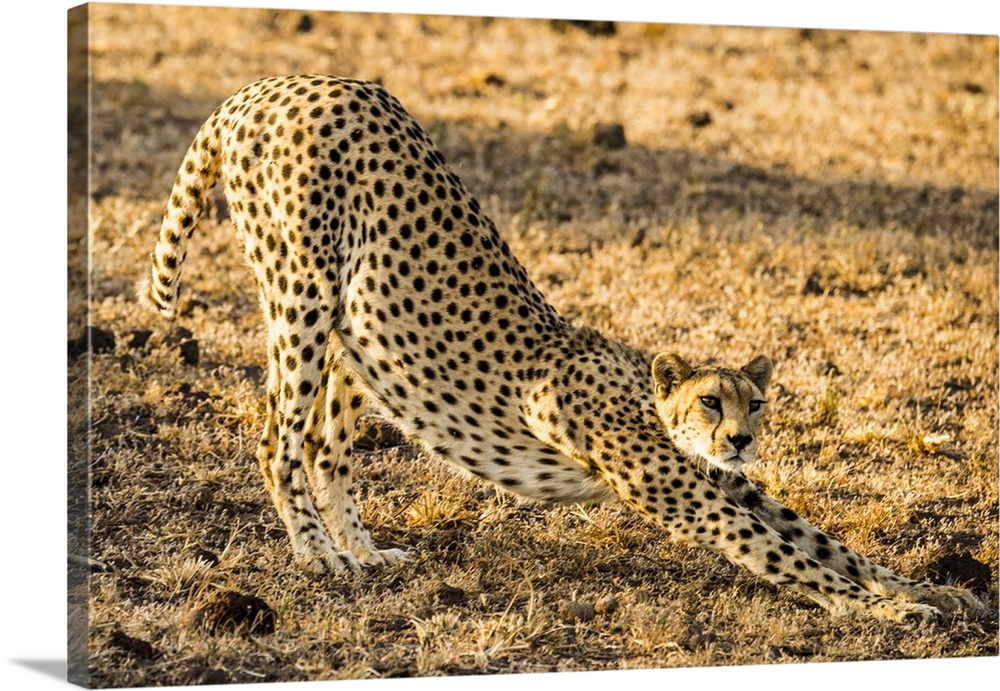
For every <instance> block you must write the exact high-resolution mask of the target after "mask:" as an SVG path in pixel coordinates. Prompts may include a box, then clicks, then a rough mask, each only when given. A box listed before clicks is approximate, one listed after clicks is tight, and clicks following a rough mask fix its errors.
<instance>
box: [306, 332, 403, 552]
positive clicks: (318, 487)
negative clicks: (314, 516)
mask: <svg viewBox="0 0 1000 691" xmlns="http://www.w3.org/2000/svg"><path fill="white" fill-rule="evenodd" d="M327 355H328V357H327V368H326V371H325V372H324V375H323V379H322V385H321V391H320V393H319V395H318V396H317V399H316V403H315V406H314V408H313V414H312V417H311V420H310V428H311V429H310V433H308V434H307V435H306V439H307V446H306V448H307V452H306V470H307V472H308V473H309V480H310V483H311V484H312V486H313V490H314V493H315V496H316V508H317V510H318V511H319V513H320V516H322V518H323V523H324V524H325V525H326V528H327V530H328V531H329V533H330V536H331V537H332V538H333V541H334V543H335V544H336V545H337V547H338V548H339V549H341V550H344V551H345V552H346V553H348V554H351V555H353V556H354V557H355V558H356V559H357V560H358V561H359V562H360V563H361V564H363V565H365V566H382V565H387V564H396V563H398V562H401V561H405V560H406V559H407V558H408V555H407V553H406V552H405V551H403V550H400V549H376V547H375V545H374V543H373V542H372V537H371V533H370V532H369V531H368V529H367V528H366V527H365V526H364V524H363V523H362V521H361V515H360V512H359V511H358V505H357V502H356V501H355V498H354V490H353V488H352V468H351V460H352V456H353V453H354V449H353V439H354V425H355V422H356V421H357V418H358V416H359V415H360V413H361V411H362V408H363V407H364V395H363V394H362V393H361V392H360V391H359V390H358V389H357V388H356V387H354V385H353V380H352V377H351V375H350V374H349V373H347V372H346V371H345V370H344V367H343V363H342V359H341V357H340V355H339V353H337V352H336V351H335V349H334V348H333V347H331V348H330V349H329V350H328V352H327ZM317 433H318V434H317Z"/></svg>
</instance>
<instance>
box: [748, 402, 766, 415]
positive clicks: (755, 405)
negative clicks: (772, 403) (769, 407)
mask: <svg viewBox="0 0 1000 691" xmlns="http://www.w3.org/2000/svg"><path fill="white" fill-rule="evenodd" d="M764 403H765V401H757V400H753V401H750V412H751V413H756V412H757V411H758V410H760V407H761V406H762V405H764Z"/></svg>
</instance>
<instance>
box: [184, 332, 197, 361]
mask: <svg viewBox="0 0 1000 691" xmlns="http://www.w3.org/2000/svg"><path fill="white" fill-rule="evenodd" d="M180 351H181V360H183V361H184V364H185V365H197V364H198V359H199V352H198V341H196V340H194V339H193V338H192V339H189V340H187V341H184V342H183V343H181V345H180Z"/></svg>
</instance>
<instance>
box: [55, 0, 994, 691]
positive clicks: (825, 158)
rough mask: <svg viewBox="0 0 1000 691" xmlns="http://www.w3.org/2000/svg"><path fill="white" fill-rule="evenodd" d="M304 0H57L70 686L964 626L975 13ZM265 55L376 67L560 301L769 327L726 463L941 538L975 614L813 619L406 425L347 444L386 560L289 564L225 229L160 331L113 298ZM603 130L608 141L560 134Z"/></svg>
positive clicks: (832, 515) (342, 68)
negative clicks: (376, 445)
mask: <svg viewBox="0 0 1000 691" xmlns="http://www.w3.org/2000/svg"><path fill="white" fill-rule="evenodd" d="M309 14H310V16H311V18H312V22H313V24H312V28H311V29H310V30H309V31H300V30H299V27H300V25H301V21H302V13H298V12H272V11H269V10H231V9H211V8H201V9H199V8H187V7H169V6H127V5H96V6H92V13H91V25H90V32H91V33H90V38H91V43H90V46H91V60H92V62H91V69H92V76H93V80H94V81H93V85H92V86H93V89H92V101H91V104H92V111H91V116H92V136H93V150H92V154H91V164H92V165H91V173H92V177H91V181H90V189H89V212H88V213H89V221H90V243H91V244H90V251H91V257H92V265H91V268H92V274H91V278H92V285H93V293H92V294H91V295H90V298H89V303H88V306H89V309H90V313H91V319H92V321H93V323H94V325H95V326H97V327H99V328H101V329H104V330H107V331H110V332H113V333H114V335H115V338H116V345H115V348H114V350H113V352H109V353H104V354H100V355H97V356H96V357H95V358H94V359H93V363H92V379H91V380H90V392H91V395H92V399H91V400H92V405H93V409H92V413H93V417H92V428H93V434H94V436H93V440H92V451H93V455H92V457H91V468H90V471H91V476H90V477H91V487H92V494H91V496H92V502H93V507H92V508H93V537H92V545H91V546H90V548H89V550H88V547H86V546H83V545H77V550H78V551H79V552H81V553H87V552H88V551H89V554H90V556H91V557H92V558H94V559H96V560H98V561H99V562H101V563H102V564H105V565H107V569H106V570H96V571H94V572H93V573H92V574H91V578H90V591H89V594H90V602H89V604H90V620H89V629H88V646H89V652H90V655H91V660H90V674H91V683H93V684H94V685H95V686H118V685H159V684H189V683H201V682H206V681H213V680H214V681H220V680H224V681H232V682H251V681H270V680H299V679H324V678H370V677H387V676H404V675H407V676H412V675H442V674H458V673H500V672H502V673H512V672H532V671H555V670H580V669H629V668H648V667H663V666H693V665H735V664H756V663H769V662H774V663H782V662H803V661H832V660H847V659H886V658H888V659H894V658H908V657H934V656H973V655H995V654H997V620H996V614H995V612H996V607H997V563H998V559H1000V557H998V545H997V534H998V525H997V502H998V492H997V474H998V469H997V456H998V446H997V427H998V420H997V411H998V399H997V389H998V375H997V373H998V349H997V331H998V290H997V266H998V252H997V228H998V220H997V219H998V214H997V187H998V173H997V156H998V142H997V93H996V88H997V86H996V85H997V73H998V66H997V40H996V38H995V37H966V36H945V35H920V34H879V33H864V32H840V31H836V32H835V31H829V32H827V31H813V32H799V31H796V30H778V29H774V30H771V29H736V28H713V27H687V26H651V25H639V24H635V25H625V24H620V25H619V26H618V32H617V34H616V35H614V36H610V37H594V36H589V35H587V34H586V33H585V32H583V31H580V30H578V29H573V28H569V29H566V28H563V29H560V30H557V29H556V28H553V27H551V26H550V25H549V24H548V23H547V22H545V21H533V22H528V21H515V20H486V19H479V18H468V19H463V18H444V17H416V16H380V15H370V16H361V15H344V14H324V13H317V12H311V13H309ZM291 72H324V73H333V74H341V75H347V76H354V77H362V78H368V79H380V80H382V81H383V83H384V84H385V85H386V86H387V87H388V88H389V89H390V90H391V91H392V92H393V93H395V94H396V95H397V96H398V97H399V98H400V99H401V100H402V102H403V103H404V104H405V105H406V106H407V107H408V108H409V109H410V110H411V111H412V112H413V114H414V115H415V116H416V117H417V118H418V119H419V120H421V121H422V122H423V123H424V124H425V125H426V126H427V128H428V130H429V131H430V132H431V133H432V134H433V136H434V137H435V139H436V141H437V142H438V143H439V144H440V146H441V147H442V148H443V150H444V153H445V155H446V156H447V157H448V159H449V161H450V162H451V163H452V165H453V166H454V168H455V169H456V170H457V172H458V173H459V174H460V175H461V176H462V178H463V180H464V181H465V183H466V185H467V187H468V188H469V189H471V190H472V191H474V193H475V194H476V195H477V197H478V198H479V199H480V201H481V203H482V204H483V205H484V207H485V208H486V209H488V210H489V212H490V214H491V216H492V217H493V219H494V220H495V221H496V222H497V225H498V226H499V227H500V228H502V229H505V230H504V233H505V237H506V239H507V240H508V242H509V243H510V244H511V246H512V248H513V249H514V250H515V252H516V253H517V255H518V256H519V258H520V259H521V261H522V263H523V264H524V265H525V266H526V268H527V270H528V272H529V274H530V275H531V276H532V278H533V279H534V280H535V281H536V282H537V284H538V285H539V287H540V288H541V289H542V290H543V292H545V294H546V295H547V296H548V298H549V299H550V301H551V302H553V303H554V304H555V305H556V306H557V307H558V308H559V309H560V310H561V311H562V312H563V313H564V314H567V315H569V316H570V317H571V318H573V319H574V320H576V321H577V322H578V323H581V324H588V325H591V326H593V327H595V328H599V329H601V330H602V331H604V332H605V333H607V334H608V335H610V336H613V337H615V338H618V339H620V340H623V341H625V342H628V343H630V344H632V345H635V346H637V347H641V348H646V349H650V350H664V349H671V350H675V351H677V352H679V353H681V354H682V355H683V356H684V357H686V358H688V359H689V360H691V361H696V362H705V361H715V362H721V363H726V364H730V365H735V364H741V363H742V362H745V361H746V360H747V359H749V357H751V356H752V355H753V354H755V353H758V352H764V353H767V354H768V355H770V356H771V357H772V358H773V359H774V360H775V362H776V371H775V376H774V380H773V381H774V384H773V386H772V388H771V390H770V391H769V392H768V398H769V400H770V405H769V408H770V412H769V420H768V423H767V429H766V433H765V435H764V437H765V438H764V439H763V440H762V445H761V457H760V459H759V460H758V461H757V462H755V463H754V464H753V466H752V467H750V468H749V469H748V472H749V474H750V475H751V476H753V477H754V478H755V479H756V480H759V481H760V482H761V483H762V484H763V485H765V486H766V487H767V488H768V490H769V491H770V492H772V493H773V494H774V495H775V496H777V497H779V498H780V499H781V500H782V501H784V502H786V503H787V504H788V505H789V506H791V507H792V508H794V509H795V510H797V511H799V512H801V513H802V514H803V515H805V516H807V517H809V518H810V519H811V520H813V521H814V522H815V523H817V524H818V525H820V526H822V527H824V528H826V529H829V530H831V531H834V532H835V533H836V534H837V535H838V536H840V537H842V538H844V539H845V540H846V541H847V542H848V543H850V544H852V545H853V546H855V547H857V548H858V549H859V550H861V551H862V552H865V553H868V554H869V555H870V556H872V557H873V558H875V559H876V560H878V561H880V562H881V563H883V564H885V565H886V566H888V567H890V568H892V569H895V570H897V571H899V572H901V573H903V574H916V573H920V572H922V571H923V570H925V569H926V568H927V567H928V565H931V564H932V563H933V562H935V560H939V559H941V558H943V557H947V556H949V555H951V556H954V555H958V554H963V553H968V555H969V556H970V557H971V558H972V559H974V560H976V561H977V562H979V563H980V564H983V565H986V568H987V575H986V576H985V577H983V578H980V579H979V580H978V581H977V582H976V587H977V589H978V592H979V594H980V595H981V596H982V597H983V598H984V600H985V601H986V602H987V604H988V605H989V607H990V608H991V611H992V612H993V614H992V615H990V616H988V617H987V618H986V619H985V620H982V621H973V620H966V619H964V618H959V619H957V620H956V621H954V622H951V623H950V624H949V625H947V626H944V627H941V628H937V629H929V628H921V629H919V630H916V631H914V630H911V629H909V628H907V627H903V626H899V625H891V624H884V623H880V622H872V621H866V620H831V619H830V618H829V617H828V616H827V615H826V614H825V613H824V612H822V611H820V610H818V609H817V608H815V607H812V606H810V605H808V604H807V603H805V602H803V601H802V600H799V599H797V598H795V597H792V596H791V595H789V594H787V593H783V592H778V591H776V590H775V589H774V588H771V587H769V586H767V585H764V584H762V583H761V582H760V581H758V580H756V579H754V578H753V577H752V576H750V575H749V574H746V573H744V572H742V571H740V570H739V569H736V568H734V567H732V566H730V565H729V564H728V563H726V562H725V561H724V560H722V559H720V558H717V557H715V556H713V555H710V554H707V553H703V552H699V551H695V550H690V549H687V548H683V547H676V546H673V545H671V544H670V543H669V542H668V541H667V540H666V539H665V538H664V536H663V535H662V533H661V532H659V531H658V530H656V529H655V528H653V527H652V526H650V525H648V524H646V523H644V522H643V521H641V520H640V519H638V518H637V517H636V516H634V515H631V514H629V513H628V512H626V511H624V510H623V509H622V508H620V507H617V506H614V505H607V506H598V507H545V506H539V505H534V504H530V503H525V502H521V501H518V500H515V499H512V498H511V497H509V496H506V495H504V494H502V493H501V492H499V491H497V490H495V489H493V488H492V487H488V486H486V485H483V484H481V483H478V482H473V481H471V480H468V479H466V478H463V477H460V476H458V475H456V474H455V473H452V472H451V471H449V470H448V469H446V468H444V467H442V466H441V465H440V464H438V463H436V462H434V461H432V460H429V459H426V458H424V457H422V456H419V455H417V454H415V453H414V452H413V450H412V448H410V447H397V448H392V449H376V450H373V451H370V452H368V453H366V454H363V455H362V456H361V461H360V463H359V466H360V467H359V468H358V473H357V475H358V487H357V490H358V494H359V497H360V499H361V502H362V511H363V513H364V515H365V518H366V521H367V523H368V524H369V526H370V527H371V528H372V530H373V533H374V534H375V537H376V540H377V542H379V544H393V545H404V546H406V547H408V548H411V549H412V550H413V552H414V559H413V560H412V561H410V562H408V563H406V564H404V565H401V566H398V567H393V568H391V569H382V570H378V571H374V572H371V573H368V574H365V575H364V576H363V577H361V578H330V579H325V580H324V579H314V578H310V577H308V576H305V575H304V574H302V573H301V572H300V571H299V570H298V569H297V568H296V567H295V566H294V565H293V564H292V563H291V559H290V554H289V551H288V547H287V540H286V538H285V536H284V533H283V528H282V527H281V525H280V522H279V521H278V519H277V516H276V514H275V512H274V511H273V509H272V508H271V505H270V501H269V499H268V497H267V494H266V492H265V490H264V488H263V484H262V482H261V481H260V479H259V475H258V471H257V467H256V460H255V459H254V456H253V454H254V448H255V445H256V439H257V435H258V434H259V431H260V429H261V425H262V414H263V410H262V407H261V404H260V397H261V395H262V386H263V372H264V369H263V368H264V344H263V331H262V324H261V320H260V317H259V316H258V312H257V307H256V304H255V302H256V301H255V298H254V291H253V289H252V285H251V282H250V279H249V276H248V274H247V272H246V270H245V267H244V266H243V264H242V261H241V259H240V258H239V256H238V253H237V251H236V250H235V248H234V246H233V242H232V237H233V236H232V233H231V230H230V228H229V227H228V221H226V220H225V219H220V218H218V216H217V215H216V214H214V213H213V214H212V215H210V216H209V217H208V218H206V219H204V220H203V222H202V224H201V225H200V226H199V230H198V232H197V234H196V237H195V240H194V242H193V243H192V252H191V256H190V257H189V258H188V263H187V264H186V266H185V284H186V286H187V296H188V297H187V299H186V300H185V301H184V302H183V303H182V306H181V308H182V313H181V316H180V317H179V320H178V322H177V324H176V325H170V324H165V323H162V322H157V321H155V318H153V317H151V316H150V315H149V314H148V313H146V312H144V311H142V310H141V309H140V308H139V307H138V305H137V304H136V302H135V300H134V299H133V297H132V294H131V287H132V285H133V284H134V282H135V280H136V279H137V278H139V277H140V276H141V275H142V274H143V272H144V271H145V270H146V262H147V261H148V253H149V252H150V250H151V249H152V244H153V242H154V239H155V235H156V228H157V224H158V220H159V218H160V214H161V212H162V205H163V202H164V200H165V198H166V196H167V194H168V191H169V188H170V184H171V183H172V180H173V177H174V174H175V172H176V167H177V165H178V164H179V162H180V159H181V156H182V154H183V152H184V150H185V148H186V147H187V145H188V144H189V142H190V140H191V137H192V136H193V134H194V131H195V130H196V129H197V127H198V126H199V124H200V123H201V121H202V120H203V119H204V118H205V117H206V116H207V115H208V114H209V113H210V112H211V111H212V109H214V107H215V106H216V105H217V104H218V102H220V101H221V100H222V99H223V98H225V97H226V96H228V95H229V94H230V93H231V92H233V91H234V90H236V89H237V88H239V87H240V86H242V85H243V84H245V83H247V82H249V81H251V80H253V79H255V78H257V77H259V76H263V75H268V74H275V73H291ZM705 111H707V112H709V113H710V115H711V124H709V125H707V126H704V127H695V126H693V125H692V124H691V123H692V121H691V120H689V116H690V115H692V114H698V113H702V112H705ZM613 122H617V123H621V124H622V125H623V126H624V129H625V135H626V139H627V142H628V144H627V146H626V147H625V148H624V149H619V150H609V149H606V148H602V147H600V146H598V145H596V144H594V143H593V139H592V132H593V128H594V126H595V125H597V124H598V123H613ZM73 203H75V204H76V206H74V208H78V207H79V205H80V202H79V201H76V200H71V204H73ZM73 242H74V243H78V239H76V240H73ZM72 247H79V245H78V244H75V245H71V253H72V251H79V250H72ZM71 304H74V303H73V302H72V301H71ZM74 314H75V313H71V319H70V336H71V337H75V336H77V335H79V333H80V331H81V330H82V328H83V324H84V322H83V321H82V319H80V318H79V316H74ZM175 326H182V327H184V328H185V329H188V330H190V332H191V335H190V336H189V338H193V339H196V340H197V341H198V345H199V359H198V362H197V363H196V364H184V363H183V361H182V359H181V358H180V355H179V351H178V347H179V343H180V340H182V339H181V337H180V336H179V335H178V334H177V332H176V331H175ZM140 330H150V331H152V334H151V335H150V337H149V339H148V342H147V343H146V344H145V345H143V346H131V345H129V343H130V340H131V339H132V337H133V332H135V331H140ZM83 377H84V374H83V373H82V372H81V371H80V370H79V367H77V368H76V369H74V370H72V371H71V387H76V388H77V389H78V388H79V387H81V386H82V382H84V381H85V380H84V379H83ZM86 424H87V420H86V419H85V418H84V417H83V416H82V414H80V411H73V410H71V411H70V425H71V429H76V430H78V431H79V430H82V429H84V428H85V426H86ZM71 448H74V447H72V446H71ZM221 589H236V590H239V591H240V592H244V593H248V594H252V595H255V596H257V597H259V598H262V599H263V600H264V601H266V602H267V603H268V604H269V605H270V606H271V607H272V608H273V609H274V611H275V612H276V631H275V632H274V633H273V634H268V635H261V636H247V635H245V634H239V633H225V634H218V635H213V634H209V633H207V632H206V631H204V630H201V629H199V628H197V627H195V626H192V624H191V617H192V615H193V614H194V612H195V611H196V610H197V609H198V608H199V607H200V606H201V605H202V603H203V602H204V601H205V598H207V597H210V596H211V595H212V594H213V593H214V592H216V591H218V590H221ZM608 598H613V599H614V601H615V602H616V603H617V605H618V606H617V608H613V611H604V610H603V609H602V612H600V613H598V612H597V608H596V603H598V602H607V601H610V600H609V599H608ZM574 603H575V604H574ZM589 606H594V607H595V609H594V612H595V614H594V616H592V617H590V615H589V614H588V615H587V616H581V613H586V612H588V611H589V610H588V607H589ZM574 613H575V614H574ZM116 631H120V632H123V633H124V634H126V635H127V636H130V637H134V638H136V639H140V640H143V641H146V642H148V643H149V644H151V645H152V648H153V650H154V651H155V654H154V655H153V656H152V657H151V658H149V659H146V658H144V657H142V656H141V655H137V654H136V653H135V652H134V651H132V652H129V651H128V650H126V649H125V648H124V647H123V646H122V645H121V640H122V639H121V637H120V636H119V635H116V634H115V632H116Z"/></svg>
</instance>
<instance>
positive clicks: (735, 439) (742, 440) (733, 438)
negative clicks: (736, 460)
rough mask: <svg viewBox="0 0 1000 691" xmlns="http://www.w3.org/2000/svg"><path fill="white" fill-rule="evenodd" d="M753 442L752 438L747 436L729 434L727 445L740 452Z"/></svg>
mask: <svg viewBox="0 0 1000 691" xmlns="http://www.w3.org/2000/svg"><path fill="white" fill-rule="evenodd" d="M752 441H753V437H751V436H750V435H749V434H730V435H729V443H730V444H732V445H733V448H734V449H736V450H737V451H742V450H743V449H745V448H746V447H747V445H748V444H749V443H750V442H752Z"/></svg>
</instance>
